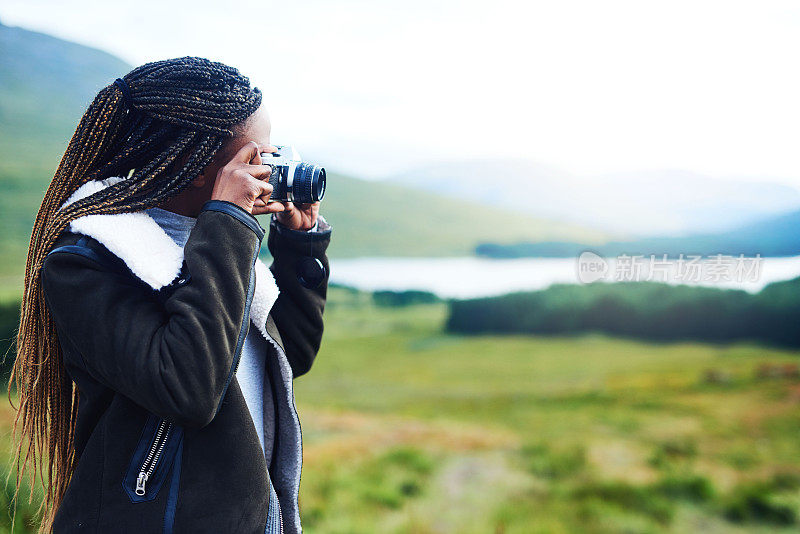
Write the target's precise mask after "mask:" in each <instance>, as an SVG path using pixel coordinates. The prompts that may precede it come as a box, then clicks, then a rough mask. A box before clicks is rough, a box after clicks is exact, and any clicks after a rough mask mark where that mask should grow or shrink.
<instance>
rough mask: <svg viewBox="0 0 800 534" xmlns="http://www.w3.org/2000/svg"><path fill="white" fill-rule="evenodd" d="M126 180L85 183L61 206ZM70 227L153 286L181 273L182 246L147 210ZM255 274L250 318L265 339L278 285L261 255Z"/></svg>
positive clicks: (88, 218) (81, 221) (86, 218)
mask: <svg viewBox="0 0 800 534" xmlns="http://www.w3.org/2000/svg"><path fill="white" fill-rule="evenodd" d="M124 179H125V178H123V177H119V176H115V177H111V178H106V179H104V180H92V181H89V182H86V183H85V184H83V185H81V186H80V187H79V188H78V189H77V190H76V191H75V192H74V193H73V194H72V195H71V196H70V197H69V198H68V199H67V200H66V201H65V202H64V204H62V205H61V208H63V207H64V206H67V205H69V204H71V203H73V202H75V201H77V200H80V199H82V198H85V197H88V196H89V195H92V194H94V193H96V192H98V191H100V190H102V189H105V188H106V187H108V186H110V185H113V184H115V183H117V182H119V181H121V180H124ZM61 208H59V209H61ZM69 230H70V231H71V232H74V233H77V234H83V235H88V236H90V237H92V238H94V239H96V240H97V241H99V242H100V243H102V244H103V245H104V246H105V247H106V248H107V249H108V250H109V251H110V252H111V253H112V254H114V255H115V256H117V257H119V258H120V259H121V260H122V261H124V262H125V264H126V265H127V266H128V268H129V269H130V270H131V271H132V272H133V274H134V275H136V276H137V277H138V278H140V279H141V280H142V281H144V282H145V283H146V284H147V285H149V286H150V287H152V288H153V289H156V290H158V289H160V288H162V287H164V286H166V285H169V284H170V283H171V282H172V281H173V280H174V279H175V278H177V277H178V275H179V273H180V270H181V265H182V264H183V247H181V246H179V245H178V244H177V243H175V241H173V240H172V238H171V237H169V236H168V235H167V233H166V232H165V231H164V230H163V229H162V228H161V227H160V226H159V225H158V224H157V223H156V222H155V221H154V220H153V218H152V217H150V215H148V214H147V213H146V212H145V211H138V212H133V213H115V214H102V215H84V216H82V217H78V218H77V219H75V220H73V221H71V222H70V225H69ZM255 275H256V284H255V290H254V292H253V299H252V301H251V303H250V320H251V321H252V322H253V324H254V325H255V326H256V328H258V331H259V332H261V334H262V335H263V336H264V338H265V339H267V340H270V339H271V337H270V336H269V334H268V333H267V326H266V325H267V315H268V314H269V312H270V310H271V309H272V305H273V304H274V303H275V301H276V300H277V298H278V293H279V291H278V286H277V285H276V284H275V278H274V277H273V276H272V272H271V271H270V270H269V269H268V268H267V266H266V265H264V262H262V261H261V259H260V258H257V259H256V263H255Z"/></svg>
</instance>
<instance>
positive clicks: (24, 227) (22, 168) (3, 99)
mask: <svg viewBox="0 0 800 534" xmlns="http://www.w3.org/2000/svg"><path fill="white" fill-rule="evenodd" d="M129 70H130V66H129V65H127V64H126V63H125V62H123V61H121V60H120V59H117V58H116V57H114V56H112V55H110V54H107V53H105V52H102V51H100V50H95V49H93V48H88V47H85V46H81V45H78V44H75V43H70V42H67V41H63V40H61V39H57V38H55V37H51V36H49V35H45V34H42V33H38V32H32V31H28V30H24V29H22V28H15V27H9V26H5V25H2V24H0V228H2V229H3V232H2V234H0V276H11V275H14V279H15V280H16V279H17V278H19V277H20V276H21V274H22V273H21V271H24V265H25V254H26V251H27V247H28V239H29V238H30V232H31V228H32V226H33V219H34V217H35V216H36V212H37V210H38V209H39V205H40V204H41V201H42V197H43V195H44V192H45V190H46V189H47V186H48V184H49V182H50V179H51V178H52V176H53V172H54V171H55V168H56V166H57V165H58V162H59V160H60V158H61V155H62V154H63V152H64V150H65V149H66V146H67V143H68V141H69V139H70V137H71V135H72V133H73V131H74V130H75V127H76V126H77V124H78V120H79V119H80V117H81V115H82V114H83V112H84V110H85V109H86V107H87V106H88V105H89V103H90V102H91V100H92V99H93V98H94V95H95V94H96V93H97V91H98V90H99V89H100V88H101V87H103V86H105V85H107V84H109V83H110V82H111V81H113V80H114V78H116V77H117V76H120V75H122V74H125V73H126V72H128V71H129Z"/></svg>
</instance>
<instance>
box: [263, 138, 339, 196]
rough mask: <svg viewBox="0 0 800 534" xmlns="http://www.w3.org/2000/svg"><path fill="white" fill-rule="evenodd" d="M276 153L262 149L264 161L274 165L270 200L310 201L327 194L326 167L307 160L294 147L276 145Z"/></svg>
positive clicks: (270, 179)
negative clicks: (303, 159)
mask: <svg viewBox="0 0 800 534" xmlns="http://www.w3.org/2000/svg"><path fill="white" fill-rule="evenodd" d="M274 146H275V147H276V148H277V149H278V151H277V152H262V153H261V163H262V164H264V165H270V166H271V167H272V174H271V175H270V177H269V183H270V185H272V194H271V195H270V197H269V201H270V202H275V201H281V202H285V201H289V202H294V203H295V204H311V203H313V202H317V201H319V200H322V197H323V196H325V169H323V168H322V167H320V166H319V165H314V164H312V163H306V162H304V161H302V160H301V159H300V154H298V153H297V151H296V150H295V149H294V147H291V146H278V145H274Z"/></svg>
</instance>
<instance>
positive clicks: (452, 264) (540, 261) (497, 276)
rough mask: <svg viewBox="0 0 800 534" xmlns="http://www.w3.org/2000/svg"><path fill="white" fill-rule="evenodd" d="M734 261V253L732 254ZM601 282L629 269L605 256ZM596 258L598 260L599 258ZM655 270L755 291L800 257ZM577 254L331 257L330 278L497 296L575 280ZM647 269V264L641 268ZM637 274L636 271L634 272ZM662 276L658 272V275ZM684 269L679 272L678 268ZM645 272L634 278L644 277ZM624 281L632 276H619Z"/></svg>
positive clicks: (673, 278) (787, 274) (798, 265)
mask: <svg viewBox="0 0 800 534" xmlns="http://www.w3.org/2000/svg"><path fill="white" fill-rule="evenodd" d="M734 260H738V258H734ZM606 261H607V263H608V276H607V278H606V281H617V279H618V276H617V275H619V274H620V273H621V274H632V272H631V270H630V269H628V268H627V267H628V266H626V265H624V263H625V262H624V261H620V259H619V258H614V259H611V260H606ZM754 261H756V260H754ZM601 263H602V261H601ZM665 263H666V264H667V265H662V266H661V271H660V272H659V271H657V270H655V269H653V280H655V281H665V282H667V283H671V284H679V283H685V284H689V285H703V286H713V287H725V288H739V289H744V290H747V291H750V292H757V291H759V290H761V288H763V287H764V286H765V285H767V284H769V283H771V282H776V281H781V280H789V279H791V278H795V277H797V276H800V256H795V257H789V258H761V259H759V260H757V263H758V267H759V268H758V272H757V273H756V275H757V276H753V273H752V272H751V273H749V274H750V276H749V278H744V279H740V278H737V277H734V276H733V273H731V275H730V276H729V277H728V278H726V277H725V276H720V275H719V273H720V272H721V269H720V268H719V265H718V263H720V262H716V260H715V259H711V260H709V259H704V260H703V261H700V262H698V265H699V267H698V265H696V266H695V267H698V269H699V268H702V269H701V270H704V272H705V273H706V274H705V275H703V276H700V277H699V279H693V278H690V277H688V276H680V275H681V274H682V273H681V269H682V267H683V268H684V270H685V269H686V265H685V264H684V265H683V266H681V265H679V262H678V261H677V260H672V261H668V262H665ZM578 269H579V261H578V259H577V258H523V259H511V260H493V259H487V258H474V257H463V258H356V259H333V260H331V282H334V283H337V284H343V285H347V286H352V287H356V288H358V289H363V290H368V291H374V290H381V289H389V290H395V291H400V290H407V289H419V290H424V291H430V292H432V293H435V294H437V295H439V296H440V297H443V298H471V297H481V296H490V295H500V294H503V293H509V292H513V291H525V290H537V289H544V288H546V287H548V286H550V285H552V284H556V283H566V284H577V283H581V281H580V279H579V271H578ZM645 271H647V269H645ZM636 274H641V273H636ZM659 274H660V275H663V276H658V275H659ZM683 274H684V275H685V274H686V273H685V272H684V273H683ZM646 277H647V274H646V272H645V274H642V275H641V276H639V277H638V278H636V279H641V280H645V279H646ZM621 279H622V280H628V279H632V278H621Z"/></svg>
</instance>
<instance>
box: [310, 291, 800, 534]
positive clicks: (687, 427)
mask: <svg viewBox="0 0 800 534" xmlns="http://www.w3.org/2000/svg"><path fill="white" fill-rule="evenodd" d="M326 313H327V331H326V337H325V341H324V347H323V349H322V351H321V353H320V355H319V358H318V360H317V362H316V363H315V367H314V368H313V369H312V371H311V373H310V374H309V375H307V376H306V377H304V378H301V379H299V380H298V381H297V382H296V396H297V399H298V407H299V410H300V413H301V418H302V421H303V424H304V426H303V428H304V436H305V443H304V447H305V449H304V450H305V465H304V471H303V481H302V483H301V505H302V508H303V514H304V524H305V527H306V531H307V532H310V533H322V532H326V533H334V532H336V533H345V532H365V533H366V532H419V533H426V532H459V533H462V532H464V533H470V532H475V533H479V532H508V533H512V532H514V533H517V532H519V533H523V532H524V533H532V532H554V533H555V532H697V531H701V530H702V531H704V532H712V533H713V532H720V533H721V532H781V531H785V532H790V531H791V532H796V531H797V528H798V526H797V514H798V509H800V491H799V490H798V488H800V440H798V431H800V409H798V408H800V406H799V405H798V403H800V380H798V378H796V377H793V375H795V374H796V367H794V366H795V365H796V363H797V362H798V358H797V357H798V354H797V353H793V352H784V351H776V350H769V349H764V348H760V347H757V346H749V345H734V346H728V347H723V346H710V345H696V344H671V345H652V344H643V343H637V342H631V341H624V340H617V339H608V338H603V337H582V338H573V339H568V338H524V337H468V338H465V337H451V336H445V335H442V334H441V333H440V332H441V324H442V322H443V321H444V317H445V313H446V312H445V307H444V306H443V305H428V306H422V307H412V308H407V309H395V310H386V309H375V308H371V307H370V306H364V304H363V301H360V302H358V303H356V302H355V301H351V302H350V303H348V301H347V298H345V297H343V296H342V294H338V296H334V298H333V299H332V303H331V306H330V308H329V310H328V311H327V312H326ZM781 365H786V367H781ZM759 373H760V374H761V375H776V376H773V377H767V376H765V377H760V374H759Z"/></svg>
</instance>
